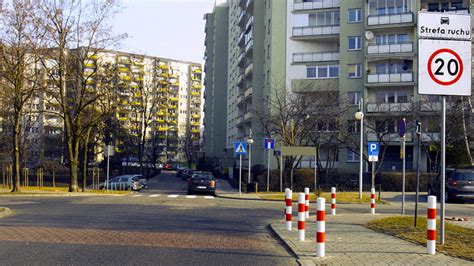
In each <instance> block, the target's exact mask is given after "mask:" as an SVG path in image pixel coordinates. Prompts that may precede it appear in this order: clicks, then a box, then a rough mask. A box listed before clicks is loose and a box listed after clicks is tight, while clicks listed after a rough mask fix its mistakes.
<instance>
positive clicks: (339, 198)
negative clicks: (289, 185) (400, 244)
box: [258, 192, 387, 204]
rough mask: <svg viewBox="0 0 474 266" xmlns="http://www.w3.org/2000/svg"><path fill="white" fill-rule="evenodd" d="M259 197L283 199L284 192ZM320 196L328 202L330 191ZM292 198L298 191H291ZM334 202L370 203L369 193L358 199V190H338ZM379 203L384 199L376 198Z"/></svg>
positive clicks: (314, 198)
mask: <svg viewBox="0 0 474 266" xmlns="http://www.w3.org/2000/svg"><path fill="white" fill-rule="evenodd" d="M258 194H259V196H260V198H262V199H277V200H284V199H285V194H284V193H258ZM321 196H322V197H324V198H325V199H326V202H327V203H329V202H330V200H331V193H328V192H322V193H321ZM316 198H317V194H315V193H311V194H310V195H309V199H310V200H312V201H315V200H316ZM293 200H295V201H296V200H298V193H296V192H293ZM336 202H337V203H370V194H367V193H365V194H362V199H359V192H339V193H337V194H336ZM376 202H377V203H379V204H387V202H386V201H384V200H381V201H379V200H376Z"/></svg>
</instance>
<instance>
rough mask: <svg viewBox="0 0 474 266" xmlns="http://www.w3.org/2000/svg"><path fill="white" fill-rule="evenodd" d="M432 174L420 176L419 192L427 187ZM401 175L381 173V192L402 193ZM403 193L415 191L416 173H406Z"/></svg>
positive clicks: (398, 173)
mask: <svg viewBox="0 0 474 266" xmlns="http://www.w3.org/2000/svg"><path fill="white" fill-rule="evenodd" d="M433 175H434V174H429V173H423V174H420V191H425V190H426V188H427V187H428V183H429V181H430V178H431V176H433ZM402 179H403V175H402V173H400V172H397V173H393V172H384V173H381V184H382V190H384V191H402V186H403V180H402ZM405 191H407V192H414V191H416V173H414V172H407V173H406V174H405Z"/></svg>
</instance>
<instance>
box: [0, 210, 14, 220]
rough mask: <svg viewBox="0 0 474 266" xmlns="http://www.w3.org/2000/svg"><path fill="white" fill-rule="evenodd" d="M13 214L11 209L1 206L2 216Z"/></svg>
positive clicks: (0, 213)
mask: <svg viewBox="0 0 474 266" xmlns="http://www.w3.org/2000/svg"><path fill="white" fill-rule="evenodd" d="M10 214H12V212H11V210H10V209H9V208H6V207H0V218H4V217H7V216H9V215H10Z"/></svg>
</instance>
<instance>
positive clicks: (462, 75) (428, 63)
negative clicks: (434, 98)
mask: <svg viewBox="0 0 474 266" xmlns="http://www.w3.org/2000/svg"><path fill="white" fill-rule="evenodd" d="M419 44H420V50H419V53H420V54H419V65H418V71H419V80H418V91H419V93H420V94H437V95H460V96H469V95H471V42H460V41H448V40H427V39H422V40H419ZM421 47H422V49H421Z"/></svg>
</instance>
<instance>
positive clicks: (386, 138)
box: [367, 130, 413, 143]
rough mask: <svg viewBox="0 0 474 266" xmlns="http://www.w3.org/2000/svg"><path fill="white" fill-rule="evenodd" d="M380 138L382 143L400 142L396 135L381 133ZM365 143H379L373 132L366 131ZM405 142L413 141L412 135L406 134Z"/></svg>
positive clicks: (398, 136)
mask: <svg viewBox="0 0 474 266" xmlns="http://www.w3.org/2000/svg"><path fill="white" fill-rule="evenodd" d="M381 137H382V140H383V141H384V142H397V143H399V142H400V135H399V134H398V133H382V134H381ZM367 141H380V139H379V138H378V135H377V134H376V133H375V132H374V131H373V130H367ZM405 141H407V142H411V141H413V137H412V133H410V132H407V133H406V134H405Z"/></svg>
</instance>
